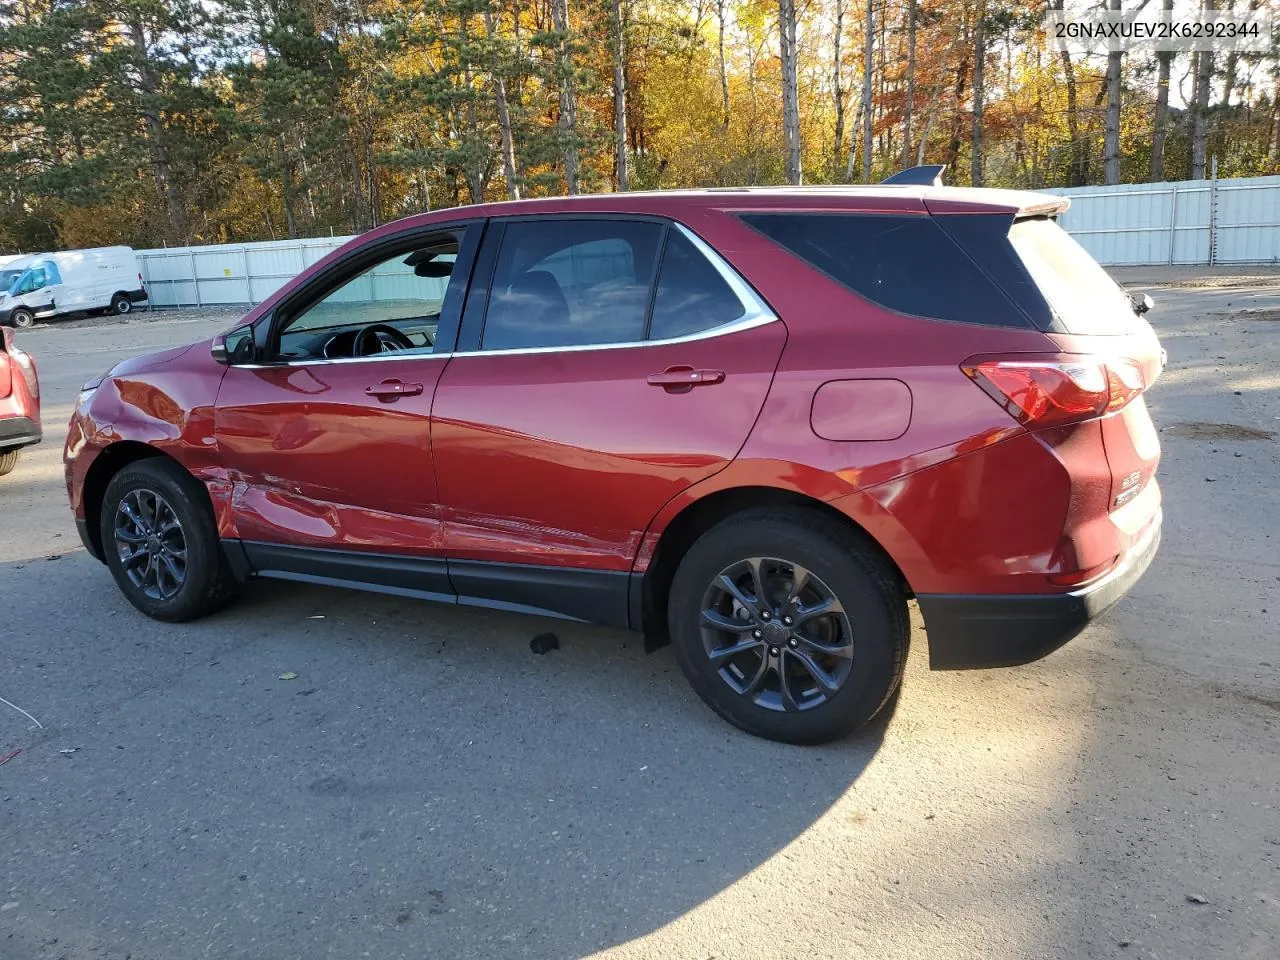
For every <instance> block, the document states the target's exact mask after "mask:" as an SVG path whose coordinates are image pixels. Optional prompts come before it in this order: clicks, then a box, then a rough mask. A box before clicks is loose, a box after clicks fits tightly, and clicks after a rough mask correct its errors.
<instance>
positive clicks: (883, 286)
mask: <svg viewBox="0 0 1280 960" xmlns="http://www.w3.org/2000/svg"><path fill="white" fill-rule="evenodd" d="M742 219H743V220H744V221H745V222H746V223H747V224H749V225H750V226H752V227H754V228H755V229H756V230H759V231H760V232H761V233H763V234H764V235H765V236H767V237H768V238H769V239H771V240H773V241H774V242H775V243H777V244H779V245H780V246H782V247H785V248H786V249H787V250H789V251H791V252H792V253H793V254H795V255H796V256H798V257H800V258H801V259H802V260H805V261H807V262H808V263H810V264H811V265H813V266H814V267H817V268H818V269H819V270H821V271H822V272H823V273H825V274H827V275H828V276H830V277H831V278H832V279H834V280H836V281H838V282H839V283H841V284H843V285H844V286H846V287H848V288H849V289H850V290H852V291H854V292H855V293H857V294H858V295H860V296H862V297H865V298H866V299H867V300H870V301H872V302H873V303H877V304H879V305H880V306H883V307H887V308H888V309H890V310H895V311H897V312H898V313H906V314H911V315H912V316H917V317H928V318H930V319H935V320H952V321H956V322H959V323H978V324H985V325H988V326H1000V327H1031V326H1032V323H1031V320H1030V318H1029V317H1028V316H1027V315H1026V313H1025V312H1024V311H1022V310H1020V309H1019V308H1018V307H1017V306H1015V304H1014V303H1013V301H1012V300H1010V299H1009V297H1008V296H1006V295H1005V293H1004V292H1003V291H1002V290H1001V289H1000V287H998V286H997V285H996V283H995V282H994V281H993V280H992V279H991V278H990V277H989V276H988V275H987V274H986V273H984V272H983V270H981V269H980V268H979V267H978V265H977V264H976V263H975V262H974V260H973V259H972V258H971V257H969V256H968V255H967V254H966V253H965V251H964V250H963V249H961V247H960V246H959V245H958V244H957V243H956V242H955V241H954V240H952V238H951V237H950V236H948V234H947V232H946V231H945V230H943V229H942V227H941V226H939V224H938V223H937V221H936V220H935V219H934V218H933V217H931V216H927V215H925V216H899V215H882V214H859V213H853V214H843V213H838V214H837V213H779V214H772V213H769V214H744V215H743V216H742Z"/></svg>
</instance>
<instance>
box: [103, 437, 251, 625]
mask: <svg viewBox="0 0 1280 960" xmlns="http://www.w3.org/2000/svg"><path fill="white" fill-rule="evenodd" d="M100 532H101V535H102V546H103V551H104V553H105V554H106V558H107V566H108V567H110V569H111V574H112V576H113V577H115V581H116V584H117V585H118V586H119V587H120V590H121V592H122V593H123V594H124V595H125V597H126V598H128V600H129V602H130V603H132V604H133V605H134V606H135V607H137V608H138V609H139V610H141V611H142V612H143V613H145V614H146V615H147V616H149V617H154V618H155V619H157V620H167V621H172V622H179V621H184V620H194V619H195V618H197V617H202V616H204V615H205V614H207V613H210V612H212V611H213V610H216V609H217V608H218V607H220V606H222V604H224V603H225V602H226V601H227V599H229V598H230V597H231V596H232V595H233V594H234V592H235V587H236V582H235V578H234V576H233V575H232V573H231V570H230V568H229V567H228V565H227V561H226V557H225V556H224V555H223V553H222V547H221V545H220V544H219V542H218V531H217V527H216V525H215V523H214V518H213V510H212V508H211V507H210V505H209V500H208V496H207V495H206V493H205V491H204V489H203V487H202V486H201V485H200V482H199V481H198V480H196V479H195V478H194V477H192V476H191V475H190V474H189V473H187V472H186V471H185V470H183V469H182V468H181V467H180V466H178V465H177V464H176V463H173V462H172V461H169V460H164V459H160V458H151V459H147V460H140V461H137V462H135V463H131V464H129V465H128V466H126V467H124V469H122V470H121V471H120V472H119V473H117V474H116V475H115V476H114V477H112V478H111V482H110V483H109V484H107V492H106V495H105V496H104V497H103V501H102V519H101V523H100Z"/></svg>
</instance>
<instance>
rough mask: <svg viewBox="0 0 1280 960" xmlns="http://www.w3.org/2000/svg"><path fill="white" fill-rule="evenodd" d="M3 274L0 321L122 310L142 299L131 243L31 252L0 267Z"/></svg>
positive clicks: (19, 323)
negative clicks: (129, 245) (87, 248)
mask: <svg viewBox="0 0 1280 960" xmlns="http://www.w3.org/2000/svg"><path fill="white" fill-rule="evenodd" d="M18 270H21V273H18V275H17V276H14V274H15V272H17V271H18ZM5 278H10V279H9V282H8V285H7V286H6V287H4V288H3V289H0V324H8V325H10V326H15V327H29V326H31V324H33V323H35V321H36V320H43V319H48V318H51V317H58V316H64V315H66V314H69V313H93V312H111V313H116V314H125V313H128V312H129V311H131V310H132V309H133V305H134V304H135V303H141V302H142V301H143V300H146V299H147V292H146V290H145V289H144V288H143V286H142V272H141V271H140V270H139V269H138V258H137V257H136V256H135V255H134V252H133V249H132V248H131V247H98V248H96V249H93V250H64V251H61V252H59V253H37V254H31V255H29V256H26V257H21V258H19V259H18V260H15V261H13V262H11V263H8V264H4V265H3V266H0V282H3V280H4V279H5Z"/></svg>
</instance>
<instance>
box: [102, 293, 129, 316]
mask: <svg viewBox="0 0 1280 960" xmlns="http://www.w3.org/2000/svg"><path fill="white" fill-rule="evenodd" d="M99 302H101V301H99ZM132 310H133V301H132V300H130V299H129V297H128V295H127V294H123V293H117V294H116V295H115V296H114V297H112V298H111V312H112V313H114V314H118V315H119V316H124V315H125V314H126V313H129V312H130V311H132Z"/></svg>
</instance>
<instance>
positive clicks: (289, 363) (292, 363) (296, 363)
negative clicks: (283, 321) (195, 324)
mask: <svg viewBox="0 0 1280 960" xmlns="http://www.w3.org/2000/svg"><path fill="white" fill-rule="evenodd" d="M452 356H453V354H452V353H409V352H408V351H405V350H396V351H393V352H391V353H375V354H372V355H371V356H368V357H312V358H309V359H306V360H280V361H278V362H276V363H232V364H228V366H231V367H234V368H235V369H237V370H278V369H279V368H281V367H310V366H315V365H316V364H320V363H323V364H330V363H378V362H380V361H384V360H441V359H448V358H449V357H452Z"/></svg>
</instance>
